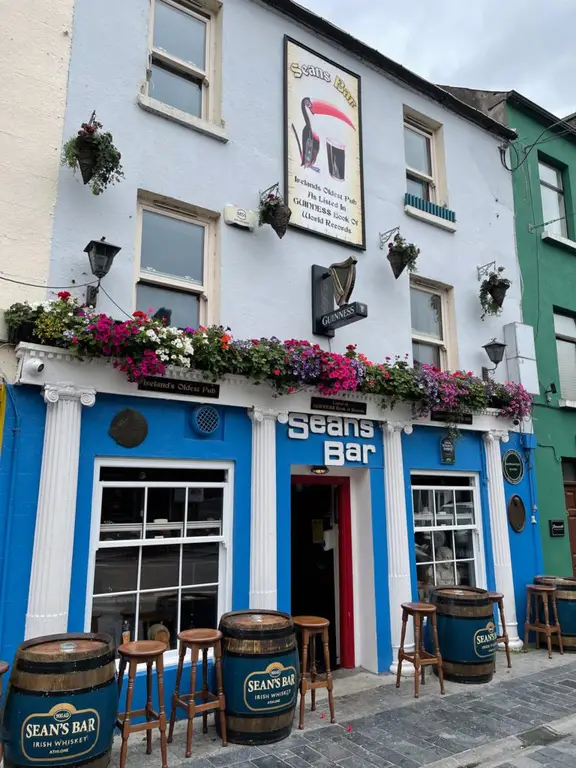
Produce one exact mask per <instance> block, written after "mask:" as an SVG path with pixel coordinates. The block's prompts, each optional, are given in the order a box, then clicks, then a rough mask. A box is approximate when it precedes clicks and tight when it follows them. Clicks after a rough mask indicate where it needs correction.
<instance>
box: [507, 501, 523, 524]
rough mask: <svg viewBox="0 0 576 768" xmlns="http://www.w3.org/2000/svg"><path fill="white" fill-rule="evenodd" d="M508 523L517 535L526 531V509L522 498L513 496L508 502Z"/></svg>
mask: <svg viewBox="0 0 576 768" xmlns="http://www.w3.org/2000/svg"><path fill="white" fill-rule="evenodd" d="M508 522H509V523H510V527H511V528H512V530H513V531H516V533H520V531H523V530H524V526H525V525H526V507H525V506H524V502H523V501H522V499H521V498H520V496H512V498H511V499H510V501H509V502H508Z"/></svg>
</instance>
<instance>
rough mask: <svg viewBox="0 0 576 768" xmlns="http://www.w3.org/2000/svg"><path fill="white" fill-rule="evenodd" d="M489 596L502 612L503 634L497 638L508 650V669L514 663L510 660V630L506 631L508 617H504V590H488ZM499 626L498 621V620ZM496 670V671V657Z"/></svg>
mask: <svg viewBox="0 0 576 768" xmlns="http://www.w3.org/2000/svg"><path fill="white" fill-rule="evenodd" d="M488 597H489V599H490V600H492V602H493V604H494V605H497V606H498V612H499V614H500V624H501V625H502V634H501V635H498V637H497V638H496V642H497V643H504V650H505V651H506V661H507V662H508V669H512V663H511V661H510V647H509V642H508V632H507V631H506V619H505V617H504V595H503V594H502V592H488ZM496 626H498V622H496ZM494 671H496V658H494Z"/></svg>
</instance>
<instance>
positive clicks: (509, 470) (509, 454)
mask: <svg viewBox="0 0 576 768" xmlns="http://www.w3.org/2000/svg"><path fill="white" fill-rule="evenodd" d="M502 471H503V472H504V477H505V479H506V480H507V481H508V482H509V483H512V485H518V483H519V482H520V481H521V480H522V478H523V477H524V461H523V459H522V456H521V455H520V454H519V453H518V451H514V450H510V451H506V453H505V454H504V456H502Z"/></svg>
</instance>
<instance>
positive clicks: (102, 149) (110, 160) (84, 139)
mask: <svg viewBox="0 0 576 768" xmlns="http://www.w3.org/2000/svg"><path fill="white" fill-rule="evenodd" d="M101 128H102V123H99V122H98V121H97V120H96V113H95V112H93V113H92V117H91V118H90V120H89V121H88V122H87V123H82V125H81V127H80V130H79V131H78V133H77V135H76V136H73V137H72V138H71V139H68V141H67V142H66V143H65V144H64V148H63V150H62V163H63V164H64V165H68V166H69V167H70V168H73V169H74V170H76V168H77V167H78V168H80V173H81V175H82V181H83V182H84V184H90V187H91V188H92V193H93V194H94V195H99V194H100V193H101V192H103V191H104V190H105V189H106V187H107V186H108V184H114V183H115V182H116V181H120V179H122V178H123V177H124V172H123V171H122V164H121V162H120V158H121V154H120V152H118V150H117V149H116V147H115V146H114V143H113V140H112V134H111V133H108V132H102V131H101Z"/></svg>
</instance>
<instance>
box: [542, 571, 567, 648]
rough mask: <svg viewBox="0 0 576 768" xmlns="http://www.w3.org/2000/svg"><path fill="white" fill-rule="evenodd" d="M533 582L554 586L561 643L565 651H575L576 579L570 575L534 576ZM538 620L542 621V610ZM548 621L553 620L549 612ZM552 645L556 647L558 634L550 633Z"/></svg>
mask: <svg viewBox="0 0 576 768" xmlns="http://www.w3.org/2000/svg"><path fill="white" fill-rule="evenodd" d="M534 584H548V585H550V586H554V587H556V606H557V608H558V621H559V622H560V626H561V627H562V645H563V647H564V650H565V651H572V653H574V652H576V579H575V578H572V577H571V576H535V577H534ZM540 620H541V621H542V622H543V621H544V612H543V611H542V616H541V617H540ZM550 621H553V617H552V613H550ZM552 645H553V646H555V647H558V635H556V634H554V635H552Z"/></svg>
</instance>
